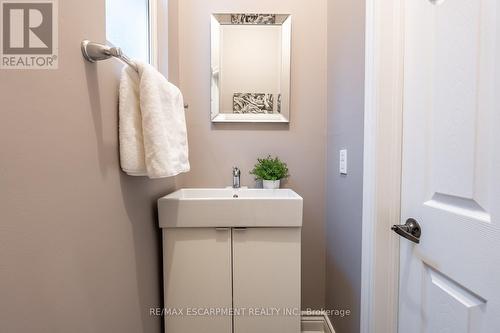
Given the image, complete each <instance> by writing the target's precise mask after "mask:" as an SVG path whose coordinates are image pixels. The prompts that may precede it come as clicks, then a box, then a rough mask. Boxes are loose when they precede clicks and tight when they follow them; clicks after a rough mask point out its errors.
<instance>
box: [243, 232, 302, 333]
mask: <svg viewBox="0 0 500 333" xmlns="http://www.w3.org/2000/svg"><path fill="white" fill-rule="evenodd" d="M300 230H301V229H300V228H247V229H238V228H233V302H234V308H235V315H234V333H276V332H283V333H300ZM236 311H240V312H236Z"/></svg>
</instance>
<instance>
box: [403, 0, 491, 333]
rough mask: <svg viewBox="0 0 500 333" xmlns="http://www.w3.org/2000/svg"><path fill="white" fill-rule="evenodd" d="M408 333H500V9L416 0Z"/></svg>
mask: <svg viewBox="0 0 500 333" xmlns="http://www.w3.org/2000/svg"><path fill="white" fill-rule="evenodd" d="M404 68H405V69H404V128H403V132H404V138H403V139H404V140H403V181H402V211H401V213H402V223H404V222H405V220H406V219H407V218H410V217H413V218H415V219H416V220H417V221H418V222H419V223H420V225H421V229H422V235H421V241H420V244H415V243H413V242H411V241H408V240H406V239H404V238H401V257H400V260H401V262H400V290H399V297H400V301H399V332H400V333H413V332H415V333H416V332H419V333H422V332H428V333H440V332H450V333H460V332H471V333H482V332H484V333H486V332H488V333H496V332H500V89H499V86H500V2H499V1H498V0H406V1H405V58H404Z"/></svg>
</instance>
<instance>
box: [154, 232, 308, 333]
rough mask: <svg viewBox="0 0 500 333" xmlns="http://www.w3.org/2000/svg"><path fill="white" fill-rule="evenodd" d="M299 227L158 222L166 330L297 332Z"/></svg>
mask: <svg viewBox="0 0 500 333" xmlns="http://www.w3.org/2000/svg"><path fill="white" fill-rule="evenodd" d="M300 230H301V228H300V227H291V228H165V229H163V246H164V249H163V256H164V291H165V292H164V296H165V309H166V311H167V313H166V315H165V330H166V332H168V333H184V332H207V333H211V332H213V333H231V332H234V333H255V332H259V333H267V332H269V333H271V332H272V333H275V332H286V333H294V332H295V333H299V332H300ZM193 308H194V309H193ZM190 309H191V310H190ZM231 309H234V313H233V314H231V312H230V310H231ZM172 310H177V311H175V312H174V311H172ZM224 310H225V311H226V313H223V312H222V311H224ZM168 311H170V313H168ZM211 311H212V312H211ZM216 311H221V312H219V313H217V312H216ZM181 312H182V313H181Z"/></svg>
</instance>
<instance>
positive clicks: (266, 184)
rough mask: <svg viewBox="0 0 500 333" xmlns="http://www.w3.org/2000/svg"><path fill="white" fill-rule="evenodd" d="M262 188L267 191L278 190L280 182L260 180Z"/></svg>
mask: <svg viewBox="0 0 500 333" xmlns="http://www.w3.org/2000/svg"><path fill="white" fill-rule="evenodd" d="M262 187H263V188H265V189H269V190H275V189H278V188H280V180H279V179H278V180H265V179H264V180H262Z"/></svg>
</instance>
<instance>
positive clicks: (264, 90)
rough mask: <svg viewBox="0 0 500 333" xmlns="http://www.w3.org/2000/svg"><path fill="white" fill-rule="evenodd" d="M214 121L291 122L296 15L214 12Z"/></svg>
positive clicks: (212, 106)
mask: <svg viewBox="0 0 500 333" xmlns="http://www.w3.org/2000/svg"><path fill="white" fill-rule="evenodd" d="M211 27H212V31H211V46H212V48H211V98H212V102H211V109H212V112H211V113H212V121H213V122H288V121H289V100H290V96H289V95H290V40H291V17H290V15H282V14H213V15H212V22H211Z"/></svg>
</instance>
